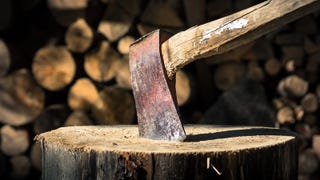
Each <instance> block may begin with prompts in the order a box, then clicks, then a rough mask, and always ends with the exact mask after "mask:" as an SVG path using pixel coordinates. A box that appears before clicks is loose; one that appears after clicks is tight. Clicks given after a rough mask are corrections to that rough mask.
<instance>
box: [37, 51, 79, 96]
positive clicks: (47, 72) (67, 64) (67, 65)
mask: <svg viewBox="0 0 320 180" xmlns="http://www.w3.org/2000/svg"><path fill="white" fill-rule="evenodd" d="M75 71H76V65H75V62H74V59H73V57H72V55H71V53H70V52H69V51H68V50H67V49H66V48H65V47H62V46H48V47H44V48H41V49H39V50H38V51H37V53H36V54H35V56H34V58H33V63H32V72H33V74H34V76H35V78H36V80H37V82H38V83H39V84H40V85H41V86H42V87H44V88H46V89H48V90H50V91H57V90H61V89H62V88H64V87H66V86H67V85H69V84H70V83H71V81H72V80H73V77H74V76H75Z"/></svg>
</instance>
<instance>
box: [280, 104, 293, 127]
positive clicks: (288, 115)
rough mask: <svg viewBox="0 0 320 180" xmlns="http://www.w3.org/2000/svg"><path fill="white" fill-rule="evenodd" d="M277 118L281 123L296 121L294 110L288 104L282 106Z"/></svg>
mask: <svg viewBox="0 0 320 180" xmlns="http://www.w3.org/2000/svg"><path fill="white" fill-rule="evenodd" d="M277 120H278V122H279V123H280V124H286V123H290V124H293V123H295V121H296V119H295V114H294V111H293V110H292V108H290V107H288V106H285V107H282V108H281V109H279V111H278V113H277Z"/></svg>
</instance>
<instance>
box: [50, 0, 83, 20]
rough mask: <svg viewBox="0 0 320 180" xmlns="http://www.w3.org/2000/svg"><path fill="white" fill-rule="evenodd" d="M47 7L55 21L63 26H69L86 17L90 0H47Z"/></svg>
mask: <svg viewBox="0 0 320 180" xmlns="http://www.w3.org/2000/svg"><path fill="white" fill-rule="evenodd" d="M47 5H48V8H49V9H50V12H51V14H52V15H53V17H54V18H55V20H56V21H57V22H58V23H59V24H60V25H62V26H68V25H70V24H71V23H73V22H74V21H76V20H77V19H78V18H84V17H85V11H86V8H87V5H88V0H68V1H63V0H47Z"/></svg>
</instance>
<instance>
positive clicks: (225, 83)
mask: <svg viewBox="0 0 320 180" xmlns="http://www.w3.org/2000/svg"><path fill="white" fill-rule="evenodd" d="M245 72H246V70H245V67H244V65H243V64H242V63H240V62H228V63H223V64H220V65H219V66H218V67H217V69H216V70H215V72H214V77H213V78H214V83H215V85H216V87H217V88H218V89H220V90H222V91H225V90H228V89H230V88H231V87H232V86H233V85H234V84H235V83H237V82H238V81H239V80H241V79H242V78H244V76H245Z"/></svg>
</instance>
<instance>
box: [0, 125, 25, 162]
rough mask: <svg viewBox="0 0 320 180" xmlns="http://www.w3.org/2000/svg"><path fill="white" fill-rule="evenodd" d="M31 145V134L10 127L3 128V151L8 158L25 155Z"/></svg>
mask: <svg viewBox="0 0 320 180" xmlns="http://www.w3.org/2000/svg"><path fill="white" fill-rule="evenodd" d="M29 145H30V142H29V133H28V131H27V130H25V129H15V128H13V127H11V126H9V125H5V126H2V128H1V151H2V152H3V153H4V154H5V155H8V156H15V155H19V154H22V153H24V152H25V151H26V150H27V149H28V147H29Z"/></svg>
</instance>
